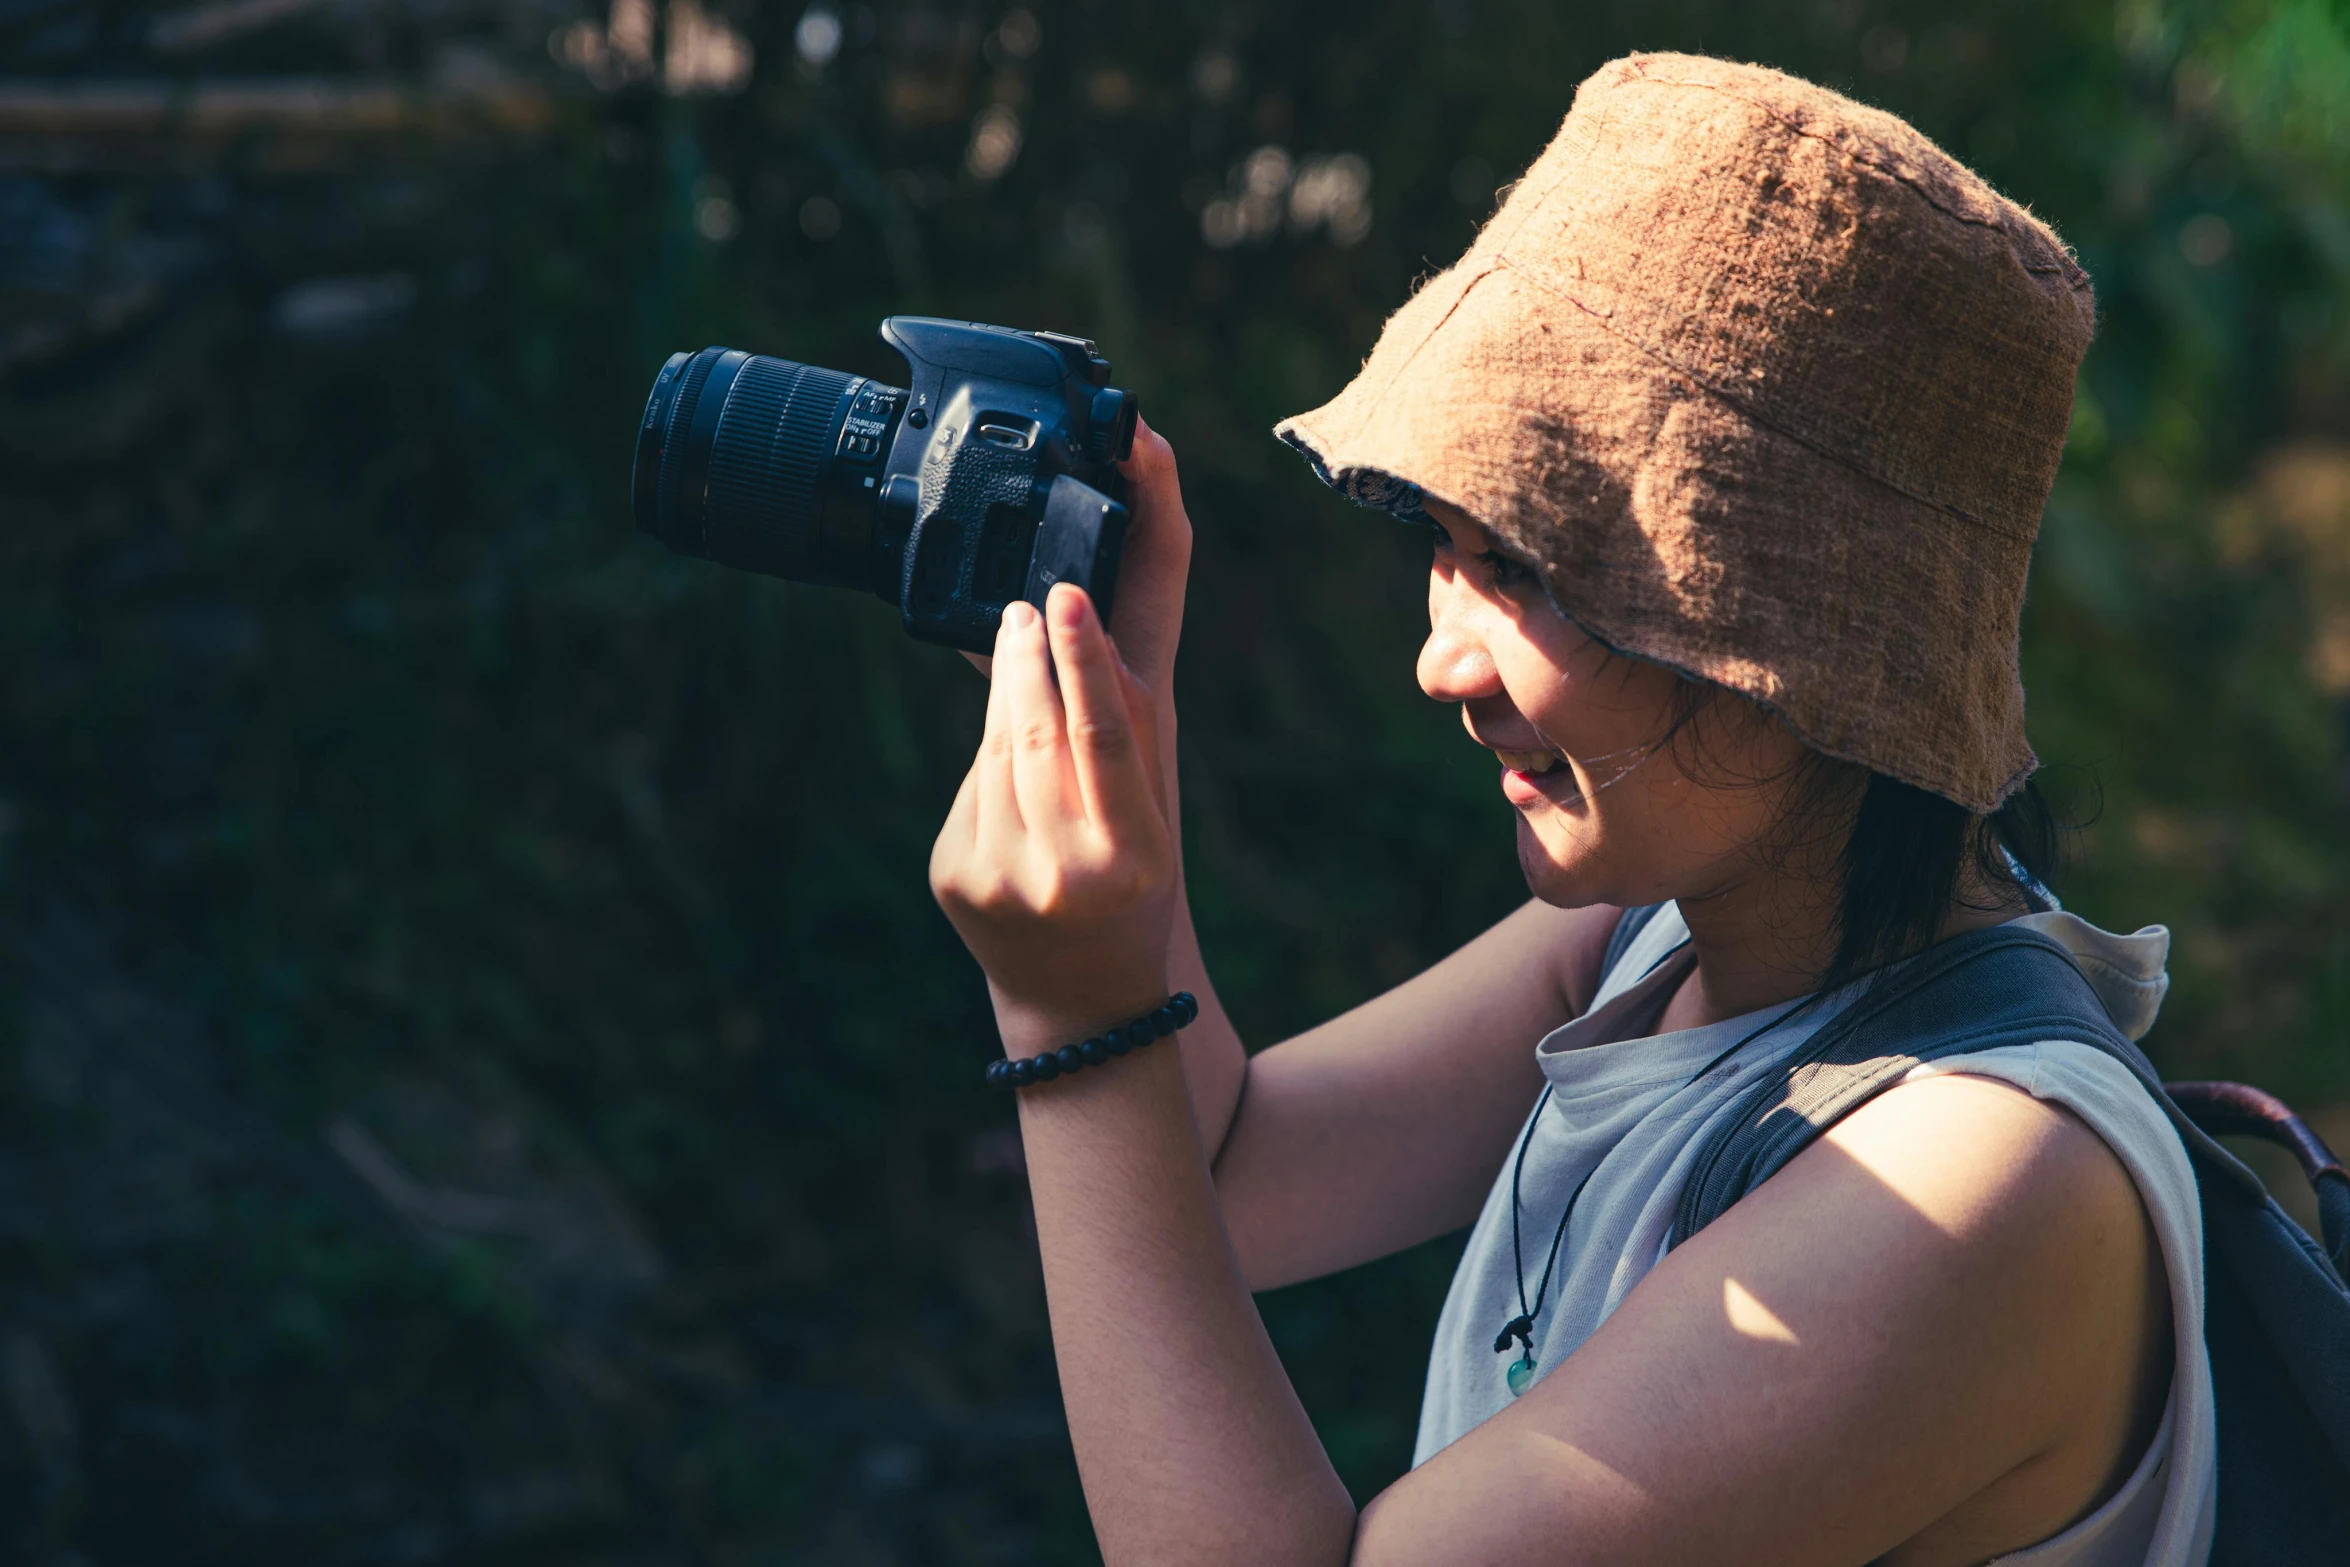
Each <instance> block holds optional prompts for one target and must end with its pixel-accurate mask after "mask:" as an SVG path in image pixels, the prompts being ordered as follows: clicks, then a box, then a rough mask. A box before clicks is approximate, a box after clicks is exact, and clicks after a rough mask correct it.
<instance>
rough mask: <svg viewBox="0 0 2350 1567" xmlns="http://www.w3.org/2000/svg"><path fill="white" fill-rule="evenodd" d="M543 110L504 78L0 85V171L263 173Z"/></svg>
mask: <svg viewBox="0 0 2350 1567" xmlns="http://www.w3.org/2000/svg"><path fill="white" fill-rule="evenodd" d="M554 112H555V110H554V102H553V100H552V99H551V98H550V97H549V96H548V95H547V93H546V92H544V91H543V90H542V89H540V88H538V87H536V86H534V85H532V84H530V83H528V82H524V81H519V80H512V79H505V78H499V79H491V80H473V81H463V82H452V83H450V84H447V85H443V86H436V87H427V88H416V87H408V86H403V85H400V84H397V83H390V82H369V81H336V80H332V79H326V78H315V77H312V78H303V77H281V78H268V79H239V78H214V79H210V80H198V81H196V82H193V83H188V84H182V83H178V82H168V81H140V80H130V81H47V80H38V81H36V80H27V79H23V78H18V79H15V80H9V79H5V78H0V169H8V170H33V171H40V172H47V173H118V172H119V173H149V172H156V171H168V170H175V169H186V168H189V167H204V166H208V165H210V164H212V163H215V162H218V161H219V160H220V159H222V158H223V157H224V156H226V155H227V154H229V153H230V152H231V151H240V152H247V151H249V153H250V157H251V163H252V165H253V166H254V167H256V168H258V169H260V170H262V171H265V172H270V173H289V172H299V171H304V170H310V169H318V168H325V167H331V166H333V165H335V164H338V163H341V162H343V161H345V160H346V159H348V158H350V157H352V156H354V155H356V154H358V153H361V152H376V153H382V152H397V151H401V150H403V149H407V148H414V149H415V150H416V151H418V152H429V151H433V150H438V149H441V148H445V147H447V146H448V145H450V144H452V143H460V142H466V141H479V140H497V139H513V138H517V137H526V136H534V135H537V134H539V133H540V132H543V131H545V130H546V129H547V128H548V127H549V126H550V125H551V124H552V123H553V120H554Z"/></svg>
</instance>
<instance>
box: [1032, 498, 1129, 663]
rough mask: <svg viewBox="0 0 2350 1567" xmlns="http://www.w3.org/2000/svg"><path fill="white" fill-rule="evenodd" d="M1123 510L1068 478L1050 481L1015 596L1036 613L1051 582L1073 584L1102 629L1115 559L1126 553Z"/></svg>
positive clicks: (1106, 618)
mask: <svg viewBox="0 0 2350 1567" xmlns="http://www.w3.org/2000/svg"><path fill="white" fill-rule="evenodd" d="M1126 522H1127V511H1126V508H1125V507H1124V506H1121V505H1119V504H1118V503H1117V502H1116V501H1114V500H1112V499H1110V498H1109V497H1108V496H1107V495H1104V494H1103V493H1102V492H1101V491H1099V490H1097V489H1095V488H1094V487H1093V486H1092V485H1090V484H1085V483H1083V482H1081V481H1079V480H1077V479H1075V478H1072V477H1071V476H1070V475H1068V474H1065V473H1064V474H1062V475H1060V476H1059V477H1058V478H1056V479H1054V480H1053V483H1052V488H1051V490H1050V491H1049V492H1047V494H1046V496H1045V503H1044V518H1043V520H1042V521H1041V522H1039V523H1038V524H1037V526H1036V548H1035V550H1034V552H1033V553H1032V554H1030V556H1029V557H1028V585H1027V587H1026V588H1025V589H1024V590H1023V591H1022V592H1021V594H1020V596H1021V597H1022V598H1024V599H1026V600H1027V601H1028V602H1029V603H1031V604H1034V605H1035V606H1036V607H1037V608H1038V609H1040V610H1041V609H1043V608H1044V601H1045V595H1046V594H1048V593H1050V592H1051V591H1052V588H1053V584H1054V583H1056V582H1074V583H1075V584H1077V586H1079V587H1081V588H1083V589H1084V590H1085V591H1086V593H1087V594H1088V595H1089V596H1090V597H1091V598H1092V599H1093V605H1094V609H1095V611H1096V612H1097V613H1098V614H1100V616H1101V617H1102V622H1103V624H1105V625H1107V624H1108V623H1109V619H1110V606H1111V602H1112V600H1113V599H1114V598H1115V597H1116V594H1117V589H1118V557H1119V555H1120V554H1122V553H1123V552H1124V550H1125V548H1126Z"/></svg>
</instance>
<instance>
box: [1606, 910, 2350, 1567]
mask: <svg viewBox="0 0 2350 1567" xmlns="http://www.w3.org/2000/svg"><path fill="white" fill-rule="evenodd" d="M1660 907H1662V905H1654V906H1651V907H1647V908H1640V909H1630V910H1627V911H1626V912H1625V914H1624V915H1623V917H1622V918H1621V919H1620V920H1619V921H1618V923H1617V927H1616V932H1615V936H1614V938H1613V939H1612V940H1611V941H1610V942H1609V944H1608V951H1607V959H1606V962H1607V968H1608V969H1612V968H1613V967H1614V966H1615V964H1616V962H1617V960H1618V959H1620V958H1621V957H1622V956H1623V954H1624V951H1625V949H1626V948H1628V947H1629V946H1630V945H1631V941H1632V938H1633V937H1634V936H1635V935H1637V934H1638V933H1639V931H1640V929H1641V927H1643V926H1644V925H1646V924H1647V923H1648V921H1649V919H1651V918H1653V917H1654V915H1655V914H1656V911H1657V909H1658V908H1660ZM1602 972H1603V973H1604V972H1606V970H1602ZM2050 1039H2063V1040H2077V1041H2079V1042H2081V1043H2083V1044H2087V1045H2091V1046H2093V1047H2095V1048H2097V1049H2100V1050H2103V1051H2105V1052H2106V1053H2107V1054H2108V1055H2111V1056H2112V1057H2114V1058H2115V1059H2116V1060H2118V1061H2120V1062H2121V1063H2122V1064H2123V1065H2124V1066H2127V1067H2128V1068H2129V1069H2130V1070H2131V1071H2132V1072H2133V1073H2135V1074H2136V1075H2137V1077H2138V1080H2139V1081H2140V1082H2141V1083H2143V1084H2144V1085H2145V1087H2146V1091H2147V1092H2148V1093H2149V1094H2151V1095H2153V1096H2154V1100H2155V1102H2156V1103H2157V1104H2159V1105H2161V1106H2162V1108H2163V1110H2164V1111H2165V1113H2167V1114H2168V1115H2169V1117H2170V1121H2171V1125H2172V1126H2173V1127H2174V1128H2176V1129H2177V1131H2178V1134H2179V1140H2180V1141H2181V1142H2183V1143H2185V1144H2186V1146H2187V1156H2188V1159H2189V1160H2190V1161H2191V1162H2192V1164H2193V1166H2194V1170H2195V1182H2196V1186H2197V1189H2198V1191H2199V1193H2200V1196H2201V1199H2202V1209H2203V1277H2204V1294H2205V1297H2206V1299H2205V1313H2204V1329H2203V1332H2204V1342H2205V1345H2206V1347H2207V1348H2208V1349H2209V1351H2210V1355H2211V1380H2212V1396H2213V1400H2214V1405H2215V1416H2216V1421H2217V1425H2218V1435H2219V1507H2218V1516H2217V1519H2216V1527H2215V1531H2214V1534H2213V1540H2212V1550H2211V1561H2212V1563H2213V1567H2295V1564H2299V1563H2312V1564H2316V1563H2326V1564H2331V1567H2340V1564H2342V1563H2344V1562H2346V1561H2350V1286H2346V1285H2345V1283H2344V1280H2345V1278H2350V1173H2346V1172H2345V1171H2344V1170H2343V1167H2342V1165H2341V1163H2340V1161H2339V1160H2337V1159H2336V1158H2335V1157H2334V1156H2333V1154H2332V1153H2331V1152H2329V1151H2328V1150H2327V1148H2326V1146H2325V1144H2324V1143H2323V1142H2322V1141H2320V1140H2319V1138H2318V1137H2317V1135H2316V1134H2315V1133H2314V1132H2312V1131H2311V1130H2310V1129H2309V1128H2308V1127H2307V1126H2306V1125H2304V1124H2303V1123H2302V1122H2301V1121H2300V1119H2299V1118H2297V1117H2296V1116H2295V1115H2294V1114H2293V1112H2292V1110H2291V1109H2290V1108H2288V1107H2287V1106H2286V1105H2285V1104H2284V1103H2283V1102H2282V1101H2280V1100H2277V1099H2275V1098H2272V1097H2271V1096H2269V1095H2268V1094H2265V1093H2262V1092H2261V1091H2260V1090H2258V1089H2256V1088H2249V1087H2246V1086H2244V1085H2243V1084H2240V1083H2174V1084H2171V1085H2169V1086H2168V1087H2167V1088H2166V1087H2165V1085H2164V1084H2163V1083H2162V1081H2161V1079H2160V1078H2158V1077H2157V1076H2156V1075H2155V1071H2154V1068H2153V1066H2152V1064H2151V1063H2149V1062H2148V1061H2147V1059H2146V1057H2145V1055H2144V1054H2143V1053H2142V1052H2141V1051H2140V1050H2139V1049H2138V1047H2137V1046H2136V1045H2135V1044H2133V1043H2131V1042H2130V1040H2129V1039H2128V1038H2127V1037H2125V1036H2124V1035H2123V1034H2122V1033H2121V1031H2120V1030H2119V1029H2117V1028H2115V1027H2114V1025H2113V1022H2112V1020H2111V1019H2110V1018H2108V1017H2107V1016H2106V1012H2105V1007H2104V1005H2103V1003H2102V1002H2100V1001H2099V1000H2098V998H2097V992H2096V991H2095V990H2094V989H2093V988H2092V987H2091V986H2090V984H2089V981H2088V979H2087V977H2086V976H2084V975H2083V974H2082V973H2081V971H2080V968H2079V967H2078V965H2076V964H2075V963H2074V961H2073V958H2072V954H2071V953H2070V952H2068V951H2067V950H2066V949H2065V948H2064V947H2063V946H2062V945H2061V944H2059V943H2058V942H2055V941H2053V940H2051V939H2049V938H2048V937H2046V936H2043V935H2040V934H2039V933H2038V932H2035V931H2029V930H2020V929H2017V928H2015V927H2014V926H2011V925H2000V926H1993V927H1991V928H1989V929H1986V930H1978V931H1972V932H1969V933H1968V934H1966V935H1963V936H1957V937H1953V938H1952V939H1950V940H1948V941H1945V942H1942V943H1940V944H1938V945H1936V946H1934V947H1930V948H1928V949H1927V950H1926V951H1925V952H1924V953H1922V954H1920V955H1919V956H1917V957H1916V958H1913V959H1911V960H1910V961H1908V962H1907V963H1904V964H1902V965H1901V966H1900V967H1898V968H1896V969H1892V970H1888V971H1887V972H1886V974H1885V976H1884V977H1883V978H1882V979H1880V980H1879V981H1878V982H1877V983H1876V984H1875V985H1874V986H1873V987H1872V988H1871V989H1869V990H1867V991H1866V992H1864V993H1863V995H1862V996H1861V998H1860V999H1859V1000H1858V1001H1856V1002H1855V1003H1853V1005H1852V1006H1851V1007H1849V1008H1847V1009H1846V1010H1845V1011H1844V1012H1842V1013H1840V1014H1838V1015H1837V1016H1836V1017H1834V1018H1832V1019H1830V1020H1829V1021H1828V1023H1827V1024H1825V1025H1824V1026H1823V1027H1822V1028H1821V1029H1820V1031H1819V1032H1818V1033H1816V1034H1814V1035H1813V1036H1812V1037H1811V1038H1810V1039H1809V1040H1807V1041H1806V1042H1805V1044H1804V1046H1803V1048H1802V1049H1800V1050H1798V1051H1797V1052H1796V1053H1795V1055H1794V1057H1793V1058H1792V1059H1790V1060H1789V1061H1788V1062H1787V1063H1786V1065H1785V1066H1784V1067H1783V1068H1782V1069H1781V1070H1780V1071H1779V1072H1777V1073H1775V1074H1773V1075H1772V1076H1771V1077H1770V1078H1767V1079H1765V1080H1764V1081H1763V1082H1762V1083H1761V1084H1759V1085H1758V1086H1757V1087H1756V1088H1755V1089H1753V1090H1752V1091H1751V1092H1750V1094H1749V1095H1748V1097H1747V1098H1746V1100H1745V1101H1744V1102H1743V1103H1742V1104H1741V1105H1740V1107H1739V1112H1738V1114H1737V1115H1735V1116H1733V1117H1730V1118H1728V1119H1727V1120H1726V1121H1725V1122H1724V1124H1723V1127H1722V1129H1721V1130H1720V1131H1719V1132H1717V1133H1716V1134H1715V1135H1714V1136H1713V1137H1712V1138H1711V1139H1710V1140H1709V1141H1708V1142H1707V1143H1706V1144H1705V1146H1704V1147H1702V1148H1701V1149H1700V1150H1699V1153H1698V1158H1697V1163H1696V1166H1695V1167H1694V1169H1693V1170H1692V1172H1691V1174H1690V1178H1689V1184H1688V1186H1687V1187H1686V1188H1685V1189H1684V1190H1683V1191H1682V1194H1681V1201H1680V1207H1679V1209H1678V1211H1677V1213H1676V1215H1675V1218H1674V1223H1673V1231H1672V1236H1671V1239H1670V1241H1669V1243H1668V1244H1670V1245H1675V1246H1677V1245H1679V1244H1680V1243H1681V1242H1682V1241H1684V1240H1687V1239H1688V1238H1689V1237H1690V1236H1691V1235H1694V1234H1696V1233H1697V1231H1699V1230H1701V1229H1703V1228H1704V1227H1705V1226H1706V1225H1707V1224H1709V1223H1711V1222H1712V1221H1713V1220H1715V1219H1717V1218H1719V1217H1721V1215H1722V1214H1723V1213H1724V1212H1726V1211H1727V1210H1728V1209H1729V1207H1730V1205H1731V1204H1732V1203H1735V1202H1736V1201H1737V1200H1738V1199H1739V1198H1741V1197H1743V1196H1745V1195H1746V1194H1747V1193H1748V1192H1750V1191H1753V1190H1754V1189H1755V1188H1756V1187H1757V1186H1760V1185H1761V1184H1762V1183H1763V1182H1764V1181H1766V1180H1768V1179H1770V1177H1771V1176H1772V1175H1773V1174H1775V1173H1776V1172H1777V1171H1778V1170H1780V1169H1781V1168H1782V1167H1784V1166H1785V1165H1786V1164H1787V1162H1788V1161H1789V1160H1791V1159H1793V1158H1794V1157H1795V1156H1796V1155H1797V1154H1799V1153H1801V1152H1802V1151H1803V1150H1804V1149H1805V1148H1806V1147H1808V1146H1809V1145H1810V1144H1811V1142H1812V1141H1813V1140H1814V1139H1815V1138H1817V1137H1818V1136H1819V1135H1820V1134H1821V1133H1822V1132H1824V1131H1826V1130H1827V1129H1828V1128H1829V1127H1831V1126H1833V1125H1834V1124H1835V1123H1836V1122H1837V1121H1839V1120H1841V1119H1842V1118H1843V1117H1844V1116H1846V1115H1849V1114H1851V1113H1852V1112H1853V1111H1854V1110H1857V1109H1859V1108H1860V1107H1861V1106H1862V1105H1863V1104H1866V1103H1867V1102H1868V1101H1869V1100H1870V1099H1872V1098H1874V1097H1876V1095H1878V1094H1879V1093H1882V1092H1883V1091H1884V1090H1886V1089H1888V1088H1891V1087H1892V1086H1894V1085H1895V1084H1896V1083H1898V1082H1900V1081H1901V1080H1902V1078H1903V1077H1904V1076H1905V1075H1906V1074H1907V1073H1908V1072H1909V1070H1910V1068H1912V1067H1913V1066H1916V1065H1917V1064H1918V1063H1920V1062H1922V1061H1932V1060H1935V1059H1938V1058H1940V1057H1943V1056H1951V1055H1958V1054H1962V1053H1965V1052H1970V1051H1977V1050H1991V1049H1996V1048H1998V1047H2000V1046H2003V1045H2022V1044H2033V1043H2037V1042H2039V1041H2042V1040H2050ZM2215 1133H2216V1134H2225V1135H2231V1136H2233V1135H2251V1136H2258V1137H2264V1138H2267V1139H2269V1140H2271V1141H2275V1142H2278V1143H2281V1144H2283V1145H2284V1146H2285V1147H2286V1148H2287V1149H2288V1150H2290V1151H2291V1152H2292V1153H2293V1154H2294V1156H2295V1157H2296V1158H2297V1159H2298V1160H2299V1162H2300V1164H2301V1168H2302V1171H2303V1173H2304V1174H2306V1175H2307V1176H2308V1177H2309V1179H2310V1181H2311V1183H2312V1184H2313V1185H2314V1186H2315V1188H2316V1191H2317V1198H2318V1208H2319V1217H2320V1228H2321V1229H2322V1230H2323V1232H2324V1242H2323V1245H2322V1246H2321V1245H2320V1244H2319V1243H2318V1242H2317V1241H2314V1240H2312V1239H2311V1238H2310V1237H2309V1236H2308V1235H2307V1234H2306V1233H2304V1232H2303V1230H2302V1229H2301V1227H2300V1226H2299V1225H2297V1224H2295V1223H2294V1222H2293V1220H2292V1219H2291V1218H2289V1217H2288V1216H2287V1215H2286V1214H2285V1212H2284V1210H2283V1209H2281V1208H2279V1207H2278V1206H2277V1204H2276V1201H2275V1199H2273V1198H2272V1197H2270V1196H2269V1194H2268V1191H2267V1189H2266V1188H2264V1187H2263V1186H2262V1185H2261V1183H2260V1178H2259V1177H2258V1176H2256V1175H2254V1174H2253V1173H2252V1172H2251V1171H2250V1170H2249V1169H2247V1168H2246V1167H2245V1166H2244V1165H2243V1164H2242V1163H2241V1162H2240V1161H2239V1160H2238V1159H2237V1158H2236V1157H2235V1155H2233V1154H2231V1153H2229V1152H2228V1151H2227V1150H2226V1149H2224V1148H2222V1147H2221V1146H2220V1145H2219V1144H2218V1143H2217V1142H2216V1141H2214V1134H2215Z"/></svg>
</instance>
